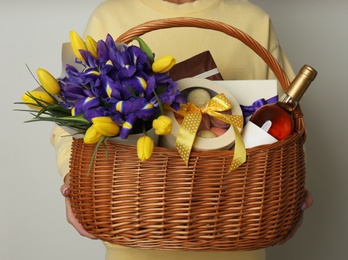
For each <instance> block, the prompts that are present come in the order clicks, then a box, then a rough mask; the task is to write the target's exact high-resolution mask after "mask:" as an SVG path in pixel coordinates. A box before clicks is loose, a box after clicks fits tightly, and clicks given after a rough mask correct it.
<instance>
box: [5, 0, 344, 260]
mask: <svg viewBox="0 0 348 260" xmlns="http://www.w3.org/2000/svg"><path fill="white" fill-rule="evenodd" d="M100 2H101V1H84V0H74V1H68V0H61V1H55V2H54V1H43V0H33V1H20V0H12V1H11V2H7V1H4V0H0V6H1V7H0V32H1V36H2V37H1V38H0V66H1V67H0V68H1V69H0V73H1V94H0V99H1V102H0V106H1V109H0V113H1V125H0V131H1V132H0V133H1V134H0V145H1V149H0V160H1V163H0V167H1V168H0V205H1V209H0V260H22V259H27V260H31V259H32V260H37V259H50V260H55V259H57V260H58V259H59V260H60V259H67V260H75V259H85V260H92V259H103V258H104V248H103V245H102V243H101V242H99V241H91V240H88V239H86V238H83V237H80V236H79V235H78V234H77V233H76V232H75V230H74V229H73V228H72V227H71V226H70V225H69V224H67V222H66V219H65V209H64V199H63V198H62V196H61V195H60V192H59V188H60V185H61V180H60V177H59V176H58V174H57V171H56V165H55V161H54V152H53V149H52V147H51V145H50V143H49V136H50V130H51V128H52V125H50V124H45V123H42V124H37V125H33V124H23V121H24V120H26V119H28V115H27V114H25V113H19V112H13V109H14V108H15V106H14V105H13V102H14V101H18V100H20V97H21V95H22V93H23V92H25V91H27V90H31V89H32V88H33V87H35V86H36V83H35V81H34V80H33V79H32V77H31V76H30V74H29V72H28V71H27V68H26V66H25V64H28V66H29V67H30V68H31V69H33V70H34V71H35V70H36V68H38V67H44V68H45V69H47V70H48V71H50V72H51V73H52V74H54V75H60V72H61V67H60V66H61V65H60V64H61V63H60V59H61V57H60V48H61V43H62V42H66V41H68V40H69V39H68V32H69V31H70V30H76V31H77V32H79V33H81V34H82V33H83V30H84V27H85V25H86V22H87V19H88V16H89V15H90V13H91V12H92V10H93V9H94V8H95V7H96V6H97V5H98V4H99V3H100ZM253 2H255V3H256V4H259V5H260V6H261V7H263V8H264V9H265V10H266V11H267V12H268V13H269V14H270V16H271V18H272V20H273V23H274V25H275V28H276V30H277V32H278V36H279V38H280V41H281V45H282V46H283V49H284V51H285V52H286V54H287V56H288V58H289V60H290V62H291V63H292V65H293V68H294V70H295V71H298V70H299V69H300V67H301V66H302V65H303V64H305V63H308V64H310V65H312V66H313V67H315V68H316V69H317V70H318V71H319V75H318V77H317V79H316V80H315V82H314V83H313V85H312V86H311V88H310V89H309V90H308V92H307V94H306V95H305V97H304V98H303V102H302V110H303V112H304V114H305V120H306V128H307V133H308V136H307V143H306V151H307V187H308V188H309V189H310V190H311V191H312V192H313V195H314V198H315V205H314V206H313V207H312V208H311V209H309V210H307V211H306V214H305V219H304V223H303V226H302V228H301V229H300V230H299V231H298V233H297V234H296V236H295V237H294V238H293V239H292V240H291V241H289V242H288V243H286V244H285V245H283V246H276V247H272V248H270V249H268V250H267V255H268V257H267V259H269V260H275V259H282V260H288V259H289V260H290V259H297V260H326V259H335V260H341V259H342V260H344V259H348V247H347V233H348V232H347V231H348V224H347V221H346V220H347V219H348V208H347V205H346V204H347V203H346V198H347V197H348V189H347V187H348V175H347V170H346V169H347V159H346V155H347V153H348V151H347V141H346V140H347V136H346V132H347V131H346V128H347V123H346V120H347V116H346V113H345V107H346V106H345V102H346V99H347V97H348V95H347V94H348V88H347V87H346V84H347V80H346V78H347V68H348V64H347V60H348V59H347V58H348V54H347V47H348V35H347V24H348V16H347V14H346V12H347V10H348V4H347V2H346V1H345V0H332V1H327V0H316V1H314V0H302V1H300V0H293V1H285V0H278V1H270V0H254V1H253ZM45 140H46V141H45Z"/></svg>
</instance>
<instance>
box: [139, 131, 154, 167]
mask: <svg viewBox="0 0 348 260" xmlns="http://www.w3.org/2000/svg"><path fill="white" fill-rule="evenodd" d="M154 146H155V145H154V142H153V140H152V139H151V138H150V137H149V136H146V135H145V136H142V137H140V138H139V139H138V141H137V154H138V158H139V159H140V161H142V162H143V161H146V160H148V159H150V157H151V155H152V152H153V148H154Z"/></svg>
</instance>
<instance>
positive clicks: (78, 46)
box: [69, 31, 87, 61]
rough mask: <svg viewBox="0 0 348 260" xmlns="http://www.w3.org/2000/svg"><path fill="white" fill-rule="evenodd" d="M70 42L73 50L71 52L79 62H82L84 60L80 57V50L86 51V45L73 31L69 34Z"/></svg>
mask: <svg viewBox="0 0 348 260" xmlns="http://www.w3.org/2000/svg"><path fill="white" fill-rule="evenodd" d="M69 36H70V42H71V47H72V49H73V52H74V54H75V56H76V57H77V58H78V59H79V60H81V61H84V60H85V59H84V58H83V57H82V55H81V53H80V50H85V51H87V48H86V45H85V43H84V41H83V40H82V38H81V37H80V35H78V34H77V32H75V31H71V32H70V34H69Z"/></svg>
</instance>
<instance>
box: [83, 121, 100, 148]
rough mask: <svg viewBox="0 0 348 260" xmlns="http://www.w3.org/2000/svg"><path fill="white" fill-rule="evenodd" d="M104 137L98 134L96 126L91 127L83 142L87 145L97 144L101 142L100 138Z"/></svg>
mask: <svg viewBox="0 0 348 260" xmlns="http://www.w3.org/2000/svg"><path fill="white" fill-rule="evenodd" d="M102 136H103V135H101V134H100V133H98V131H97V130H96V129H95V127H94V125H92V126H90V127H89V128H88V129H87V131H86V133H85V135H84V137H83V141H84V143H85V144H96V143H98V142H99V140H100V138H102Z"/></svg>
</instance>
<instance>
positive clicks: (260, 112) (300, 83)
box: [243, 65, 317, 148]
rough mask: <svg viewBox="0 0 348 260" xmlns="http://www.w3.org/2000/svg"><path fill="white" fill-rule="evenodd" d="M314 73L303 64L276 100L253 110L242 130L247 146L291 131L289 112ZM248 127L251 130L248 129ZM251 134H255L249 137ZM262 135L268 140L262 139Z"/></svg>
mask: <svg viewBox="0 0 348 260" xmlns="http://www.w3.org/2000/svg"><path fill="white" fill-rule="evenodd" d="M316 75H317V71H316V70H315V69H313V68H312V67H310V66H308V65H304V66H303V67H302V68H301V70H300V71H299V73H298V74H297V76H296V77H295V79H294V80H293V81H292V82H291V84H290V86H289V88H288V89H287V90H286V91H285V93H284V95H283V96H282V97H281V98H280V99H279V101H278V102H276V103H275V104H267V105H264V106H262V107H260V108H259V109H257V110H256V111H255V113H254V114H253V115H252V116H251V118H250V120H249V122H248V123H247V124H246V126H245V129H244V131H243V140H244V143H245V146H246V147H247V148H250V147H253V146H256V145H260V144H266V143H273V142H276V141H280V140H283V139H285V138H286V137H288V136H289V135H291V134H292V133H293V131H294V122H293V118H292V115H291V114H292V112H293V111H294V109H295V108H296V106H297V105H298V103H299V101H300V99H301V98H302V96H303V94H304V93H305V92H306V90H307V88H308V87H309V85H310V84H311V82H312V81H313V80H314V79H315V77H316ZM250 128H252V129H253V130H252V131H250ZM255 128H258V129H257V130H255ZM260 129H261V131H260ZM255 131H257V132H258V133H259V135H260V136H257V135H258V134H257V133H255ZM265 133H266V134H265ZM251 134H252V135H255V136H252V137H251V136H250V135H251ZM268 135H270V136H268ZM264 137H265V138H266V139H269V140H267V141H264V140H263V139H264ZM258 138H260V140H257V139H258ZM251 139H252V141H250V140H251Z"/></svg>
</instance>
